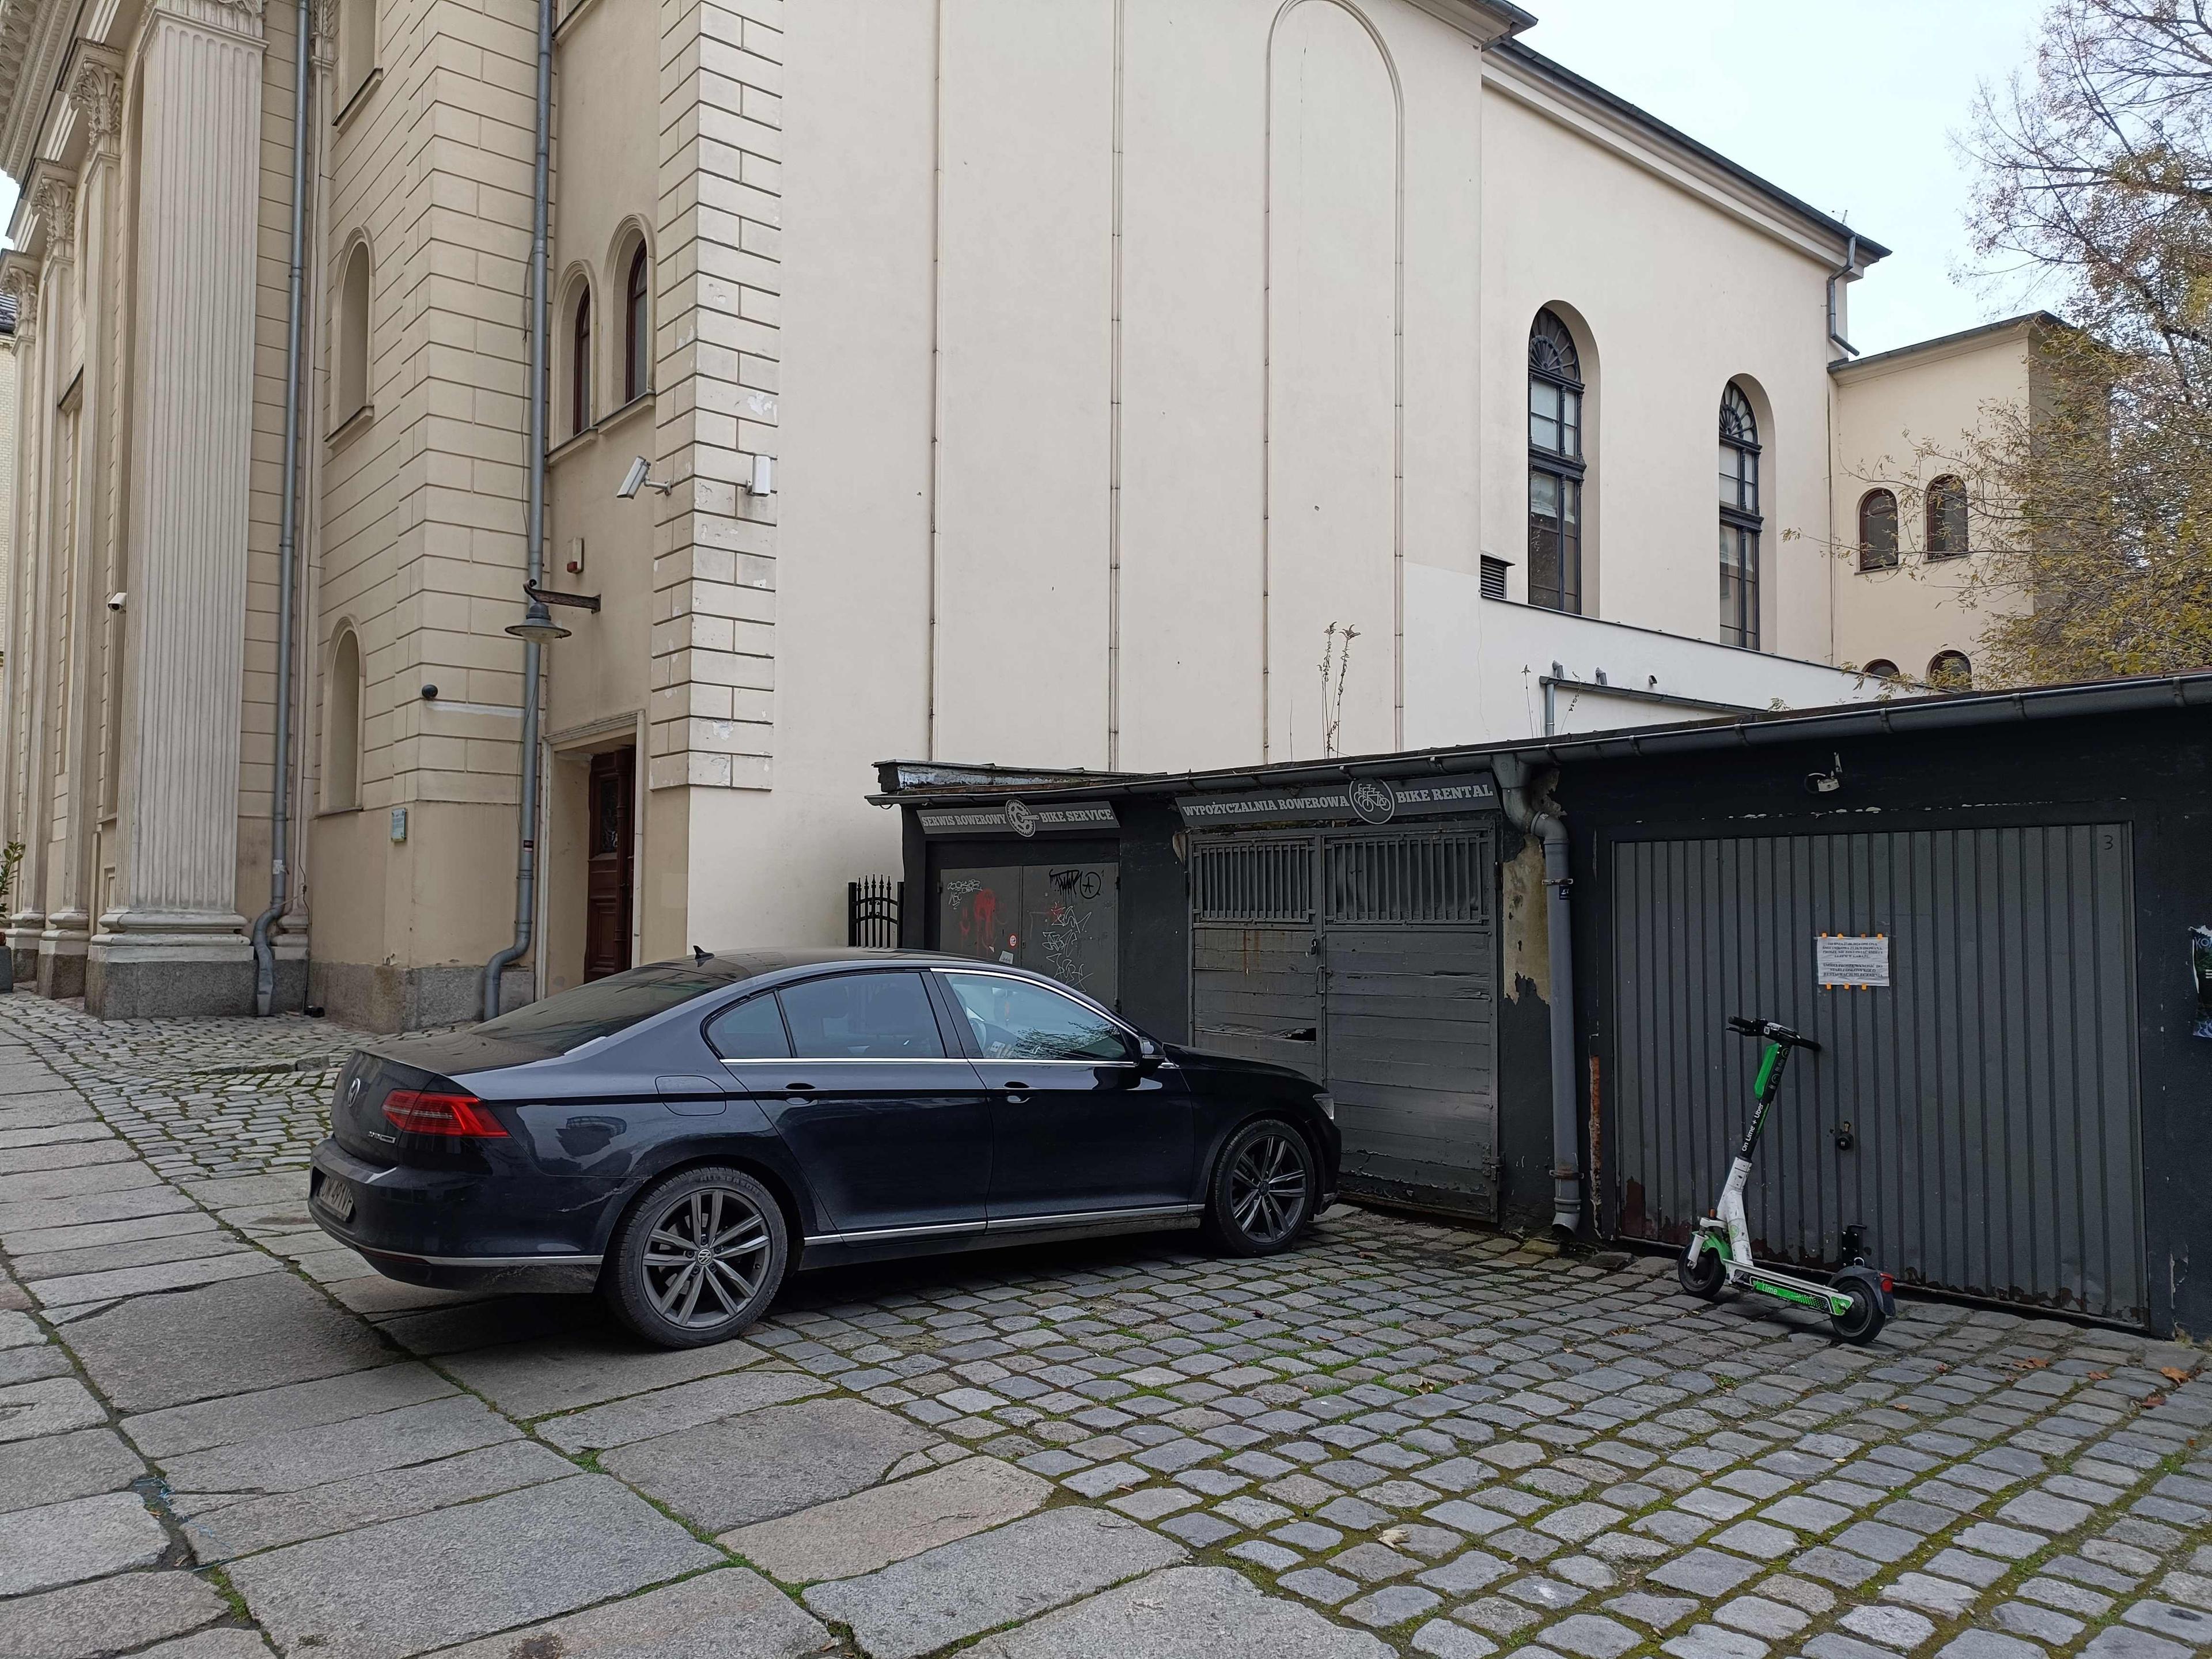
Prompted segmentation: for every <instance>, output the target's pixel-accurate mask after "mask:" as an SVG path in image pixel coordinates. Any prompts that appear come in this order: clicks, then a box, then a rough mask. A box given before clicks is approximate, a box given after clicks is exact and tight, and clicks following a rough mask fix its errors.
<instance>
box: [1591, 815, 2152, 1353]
mask: <svg viewBox="0 0 2212 1659" xmlns="http://www.w3.org/2000/svg"><path fill="white" fill-rule="evenodd" d="M2129 853H2130V832H2129V829H2128V827H2127V826H2126V825H2124V824H2045V825H2027V826H2021V827H2015V828H2005V829H1941V830H1923V831H1909V832H1906V831H1899V832H1887V833H1875V834H1867V835H1827V836H1745V837H1730V838H1715V839H1711V840H1686V841H1650V842H1621V843H1618V844H1616V845H1615V846H1614V848H1613V853H1612V857H1611V860H1610V861H1611V866H1612V875H1613V895H1612V898H1613V1012H1612V1021H1613V1028H1614V1029H1613V1038H1614V1041H1613V1067H1612V1079H1611V1083H1610V1088H1611V1091H1612V1093H1613V1110H1614V1129H1613V1137H1612V1139H1613V1158H1612V1159H1611V1160H1609V1161H1612V1162H1613V1163H1614V1165H1615V1167H1613V1169H1611V1170H1607V1171H1606V1172H1605V1178H1606V1180H1607V1185H1608V1187H1609V1189H1610V1196H1611V1199H1612V1200H1613V1204H1614V1205H1615V1206H1617V1207H1616V1214H1617V1216H1618V1218H1619V1231H1620V1233H1621V1234H1623V1235H1624V1236H1626V1237H1638V1238H1647V1239H1654V1240H1662V1241H1665V1242H1668V1243H1674V1242H1678V1241H1680V1240H1681V1239H1682V1238H1684V1237H1686V1230H1687V1229H1688V1227H1689V1225H1690V1224H1691V1222H1692V1219H1693V1218H1696V1217H1697V1216H1699V1215H1702V1214H1703V1213H1705V1209H1706V1207H1707V1206H1709V1205H1711V1202H1712V1201H1713V1198H1714V1196H1715V1194H1717V1192H1718V1191H1719V1189H1720V1184H1721V1180H1722V1177H1723V1175H1724V1174H1725V1173H1726V1171H1727V1169H1728V1164H1729V1159H1730V1158H1731V1157H1732V1156H1733V1153H1734V1146H1735V1139H1736V1137H1737V1136H1738V1135H1739V1134H1740V1133H1741V1127H1742V1123H1743V1118H1744V1114H1745V1111H1746V1109H1747V1101H1748V1098H1749V1094H1750V1079H1751V1074H1752V1071H1753V1066H1754V1065H1755V1064H1756V1061H1757V1058H1758V1056H1757V1054H1756V1052H1755V1047H1754V1045H1753V1044H1752V1043H1751V1042H1747V1041H1746V1040H1744V1039H1742V1038H1740V1037H1733V1036H1729V1034H1728V1032H1727V1030H1726V1029H1725V1027H1724V1025H1723V1020H1724V1018H1725V1017H1726V1016H1728V1015H1729V1014H1731V1013H1741V1014H1751V1015H1756V1016H1759V1017H1763V1018H1771V1019H1779V1020H1782V1021H1784V1023H1786V1024H1791V1025H1794V1026H1796V1028H1797V1029H1798V1030H1802V1031H1804V1032H1806V1033H1807V1034H1808V1035H1809V1036H1813V1037H1814V1038H1816V1039H1817V1040H1818V1041H1819V1042H1820V1043H1821V1044H1822V1045H1823V1050H1822V1052H1821V1053H1820V1054H1816V1055H1801V1056H1800V1057H1799V1058H1798V1059H1797V1060H1796V1061H1795V1062H1793V1065H1792V1068H1791V1070H1790V1073H1789V1075H1788V1079H1787V1080H1786V1081H1785V1083H1784V1086H1783V1091H1782V1094H1781V1097H1780V1098H1779V1099H1778V1102H1777V1103H1776V1106H1775V1109H1774V1113H1773V1115H1772V1116H1771V1117H1770V1119H1769V1120H1768V1129H1767V1133H1766V1137H1765V1140H1764V1141H1763V1142H1762V1143H1761V1145H1760V1147H1759V1166H1758V1169H1757V1171H1756V1173H1755V1175H1754V1176H1753V1182H1752V1185H1751V1188H1750V1189H1749V1190H1748V1191H1747V1192H1746V1193H1745V1194H1744V1199H1745V1203H1746V1206H1747V1208H1748V1210H1749V1212H1750V1217H1751V1224H1752V1231H1753V1241H1754V1244H1755V1247H1756V1248H1757V1249H1758V1250H1759V1252H1760V1253H1761V1254H1762V1255H1772V1256H1774V1257H1776V1258H1777V1259H1779V1260H1784V1261H1802V1262H1808V1263H1816V1262H1826V1261H1833V1260H1834V1259H1835V1258H1836V1255H1837V1251H1838V1234H1839V1231H1840V1229H1841V1228H1843V1227H1844V1226H1845V1225H1850V1224H1851V1223H1853V1222H1859V1223H1863V1224H1864V1225H1867V1226H1868V1228H1869V1231H1870V1235H1871V1238H1872V1242H1873V1244H1874V1246H1875V1255H1876V1256H1877V1258H1878V1259H1879V1260H1880V1261H1881V1264H1882V1265H1883V1266H1884V1267H1889V1268H1891V1269H1893V1271H1895V1272H1896V1273H1898V1275H1899V1279H1900V1280H1902V1281H1904V1282H1908V1283H1914V1284H1923V1285H1929V1286H1930V1287H1933V1288H1938V1289H1942V1290H1949V1291H1961V1292H1965V1293H1968V1294H1972V1295H1975V1296H1982V1297H1990V1298H1992V1299H1994V1300H1996V1301H2001V1302H2008V1303H2017V1304H2024V1305H2031V1306H2041V1307H2055V1308H2063V1309H2066V1310H2069V1311H2073V1312H2076V1313H2082V1314H2087V1315H2091V1316H2096V1317H2100V1318H2105V1319H2110V1320H2114V1321H2118V1322H2125V1323H2129V1324H2141V1323H2142V1322H2143V1321H2144V1320H2145V1319H2146V1318H2147V1317H2148V1297H2147V1294H2146V1291H2145V1270H2144V1265H2143V1221H2142V1151H2141V1148H2142V1134H2141V1128H2140V1123H2139V1116H2138V1103H2137V1098H2136V1030H2135V982H2134V963H2135V950H2134V940H2133V930H2132V915H2133V884H2132V879H2131V876H2130V858H2129ZM1823 933H1826V934H1845V935H1854V936H1858V937H1860V938H1863V939H1869V940H1871V939H1875V938H1876V937H1877V936H1879V937H1880V938H1881V939H1884V940H1886V941H1887V959H1888V974H1889V981H1890V982H1889V984H1888V985H1887V986H1886V987H1883V986H1877V987H1870V988H1861V989H1849V988H1835V989H1822V988H1821V987H1820V983H1819V981H1818V969H1817V967H1816V961H1817V957H1818V945H1817V944H1816V940H1817V939H1818V936H1819V935H1820V934H1823ZM1878 954H1879V953H1878Z"/></svg>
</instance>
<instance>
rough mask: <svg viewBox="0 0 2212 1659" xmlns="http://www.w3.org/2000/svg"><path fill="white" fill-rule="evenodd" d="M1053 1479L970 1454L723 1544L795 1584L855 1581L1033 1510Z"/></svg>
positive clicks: (740, 1532)
mask: <svg viewBox="0 0 2212 1659" xmlns="http://www.w3.org/2000/svg"><path fill="white" fill-rule="evenodd" d="M1052 1490H1053V1487H1052V1482H1051V1481H1049V1480H1045V1479H1044V1478H1043V1477H1042V1476H1041V1475H1035V1474H1030V1473H1029V1472H1028V1471H1026V1470H1024V1469H1018V1468H1014V1466H1013V1465H1012V1464H1011V1463H1002V1462H1000V1461H999V1460H998V1459H997V1458H995V1457H963V1458H962V1459H961V1460H960V1461H959V1462H957V1463H951V1464H947V1465H946V1466H945V1468H939V1469H932V1470H930V1471H928V1472H927V1473H926V1474H916V1475H911V1476H908V1478H907V1479H905V1480H895V1481H892V1482H891V1483H890V1484H889V1485H887V1486H871V1487H870V1488H869V1489H868V1490H867V1491H866V1492H856V1493H855V1494H854V1495H853V1496H852V1497H850V1498H836V1499H833V1500H832V1501H831V1502H829V1503H827V1504H816V1505H815V1506H814V1507H813V1508H812V1509H810V1510H799V1512H798V1513H797V1514H796V1515H787V1516H784V1517H782V1518H781V1520H776V1521H763V1522H760V1523H758V1524H757V1525H755V1526H750V1527H740V1528H738V1529H737V1530H736V1531H734V1532H728V1533H725V1534H722V1536H721V1537H720V1539H718V1540H717V1542H718V1543H720V1545H721V1546H722V1547H723V1548H725V1549H726V1550H731V1551H733V1552H735V1553H737V1554H738V1555H741V1556H743V1557H744V1559H746V1560H748V1561H750V1562H752V1563H754V1564H755V1565H757V1566H759V1567H762V1568H763V1569H764V1570H766V1571H769V1572H771V1573H774V1574H775V1576H776V1577H778V1578H780V1579H781V1580H783V1582H784V1583H787V1584H806V1583H814V1582H816V1581H817V1580H819V1579H824V1578H852V1577H858V1576H859V1575H860V1574H861V1573H866V1572H873V1571H876V1570H877V1569H878V1568H879V1567H886V1566H889V1565H890V1564H891V1563H892V1562H894V1561H903V1560H904V1559H906V1558H907V1557H908V1556H910V1555H919V1554H921V1553H922V1552H923V1551H924V1550H928V1549H934V1548H936V1547H938V1546H939V1544H949V1543H951V1542H952V1541H954V1540H955V1539H959V1538H966V1537H969V1535H971V1534H975V1533H979V1532H983V1531H986V1530H987V1529H988V1528H993V1527H997V1526H1002V1525H1004V1524H1005V1523H1006V1522H1009V1521H1013V1520H1017V1519H1018V1518H1019V1517H1021V1516H1024V1515H1027V1514H1028V1513H1029V1512H1030V1510H1034V1509H1036V1507H1037V1506H1038V1505H1040V1504H1042V1503H1043V1502H1044V1501H1045V1499H1046V1498H1049V1497H1051V1496H1052Z"/></svg>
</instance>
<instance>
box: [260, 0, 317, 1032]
mask: <svg viewBox="0 0 2212 1659" xmlns="http://www.w3.org/2000/svg"><path fill="white" fill-rule="evenodd" d="M311 8H312V0H299V11H298V15H297V16H296V17H295V20H294V22H293V26H292V264H291V270H290V273H289V276H288V277H287V284H288V286H287V290H286V304H287V306H288V307H289V309H288V310H287V312H286V314H285V319H284V474H283V476H284V505H283V513H282V516H281V517H280V519H279V520H278V521H277V524H278V527H277V532H276V765H275V769H274V775H273V776H272V777H271V778H270V788H269V908H267V909H266V910H264V911H263V912H262V913H261V914H260V915H258V916H256V917H255V918H254V919H253V1012H255V1013H256V1014H257V1015H260V1016H264V1017H265V1016H267V1015H269V1014H271V1013H273V1012H276V946H275V945H272V944H271V943H270V939H269V933H270V929H271V928H273V927H275V926H276V922H277V920H278V919H279V918H280V917H282V916H283V914H284V910H285V907H286V906H287V905H288V904H289V902H291V894H290V888H291V884H292V866H291V859H290V856H289V855H290V852H291V846H292V765H291V761H292V612H293V610H294V607H295V599H294V597H293V596H294V586H295V576H294V573H293V566H294V565H295V564H296V563H297V562H299V545H300V337H301V330H302V328H303V326H304V325H305V321H306V318H305V312H306V307H305V305H304V304H303V303H302V301H301V270H302V269H303V267H304V265H305V263H306V260H307V36H308V33H309V24H310V11H311Z"/></svg>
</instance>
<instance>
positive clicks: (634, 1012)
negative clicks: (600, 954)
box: [472, 957, 744, 1054]
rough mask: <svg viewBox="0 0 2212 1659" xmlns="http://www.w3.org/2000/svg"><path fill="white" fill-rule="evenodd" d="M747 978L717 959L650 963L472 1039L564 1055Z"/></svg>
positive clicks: (486, 1027)
mask: <svg viewBox="0 0 2212 1659" xmlns="http://www.w3.org/2000/svg"><path fill="white" fill-rule="evenodd" d="M742 978H744V969H741V968H738V967H737V966H735V965H732V964H725V963H717V962H716V961H714V959H713V958H712V957H709V958H708V960H707V961H706V962H705V963H689V962H655V963H647V965H646V966H644V967H642V968H632V969H629V970H628V971H627V972H625V973H620V974H610V975H607V977H606V978H605V979H595V980H593V981H592V982H591V983H590V984H588V985H579V986H577V987H575V988H574V990H570V991H562V992H560V993H558V994H556V995H553V996H550V997H543V998H540V999H539V1000H538V1001H536V1002H533V1003H531V1004H529V1005H527V1006H525V1007H521V1008H517V1009H516V1010H515V1011H514V1012H513V1013H510V1014H501V1016H500V1017H499V1018H497V1019H488V1020H486V1021H484V1023H483V1024H481V1025H478V1026H477V1027H476V1028H474V1031H473V1033H472V1035H474V1036H487V1037H500V1038H503V1039H505V1040H506V1041H507V1042H513V1043H518V1044H520V1045H521V1046H523V1047H525V1048H536V1049H538V1050H539V1051H540V1052H541V1053H544V1054H567V1053H568V1052H569V1051H570V1050H572V1049H575V1048H582V1047H583V1046H584V1045H585V1044H586V1043H587V1042H592V1041H593V1040H595V1039H597V1038H599V1037H603V1036H613V1035H614V1034H615V1033H616V1032H617V1031H620V1030H626V1029H627V1028H628V1027H629V1026H632V1025H635V1024H637V1023H638V1021H640V1020H641V1019H650V1018H653V1015H655V1014H659V1013H665V1012H667V1011H668V1010H669V1009H671V1008H673V1007H675V1006H677V1005H678V1004H679V1003H684V1002H689V1001H690V1000H691V999H692V998H694V997H702V996H705V995H707V994H708V993H709V992H712V991H721V990H726V989H727V988H728V987H730V985H731V984H732V983H733V982H734V981H738V980H739V979H742Z"/></svg>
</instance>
